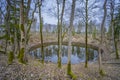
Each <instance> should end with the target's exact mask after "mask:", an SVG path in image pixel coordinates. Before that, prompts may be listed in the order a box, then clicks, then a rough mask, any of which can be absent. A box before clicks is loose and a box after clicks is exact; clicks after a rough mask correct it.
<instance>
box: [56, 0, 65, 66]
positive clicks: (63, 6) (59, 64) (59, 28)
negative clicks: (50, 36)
mask: <svg viewBox="0 0 120 80" xmlns="http://www.w3.org/2000/svg"><path fill="white" fill-rule="evenodd" d="M57 5H58V0H57ZM64 8H65V0H63V4H62V12H61V17H60V23H59V20H58V23H59V24H58V31H59V32H58V39H59V40H58V46H59V48H58V67H60V68H61V55H62V53H61V47H62V26H63V15H64ZM58 12H59V11H58Z"/></svg>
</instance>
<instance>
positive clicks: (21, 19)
mask: <svg viewBox="0 0 120 80" xmlns="http://www.w3.org/2000/svg"><path fill="white" fill-rule="evenodd" d="M20 31H21V42H20V53H19V56H18V57H19V62H21V63H24V54H25V46H24V44H25V28H24V0H21V3H20Z"/></svg>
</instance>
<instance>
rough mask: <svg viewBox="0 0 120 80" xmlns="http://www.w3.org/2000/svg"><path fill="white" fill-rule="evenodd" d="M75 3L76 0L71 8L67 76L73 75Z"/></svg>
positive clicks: (74, 0) (73, 0)
mask: <svg viewBox="0 0 120 80" xmlns="http://www.w3.org/2000/svg"><path fill="white" fill-rule="evenodd" d="M75 2H76V0H72V8H71V15H70V26H69V28H68V69H67V74H68V75H71V72H72V71H71V53H72V49H71V42H72V27H73V21H74V12H75Z"/></svg>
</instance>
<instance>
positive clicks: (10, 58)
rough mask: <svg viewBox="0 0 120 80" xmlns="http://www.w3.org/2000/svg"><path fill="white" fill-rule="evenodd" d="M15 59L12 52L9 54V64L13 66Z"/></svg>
mask: <svg viewBox="0 0 120 80" xmlns="http://www.w3.org/2000/svg"><path fill="white" fill-rule="evenodd" d="M13 59H14V54H13V52H12V51H10V53H9V54H8V64H11V63H12V62H13Z"/></svg>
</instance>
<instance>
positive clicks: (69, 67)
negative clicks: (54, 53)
mask: <svg viewBox="0 0 120 80" xmlns="http://www.w3.org/2000/svg"><path fill="white" fill-rule="evenodd" d="M67 74H68V75H69V74H71V62H70V61H69V62H68V66H67Z"/></svg>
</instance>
